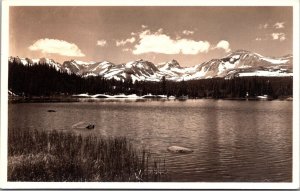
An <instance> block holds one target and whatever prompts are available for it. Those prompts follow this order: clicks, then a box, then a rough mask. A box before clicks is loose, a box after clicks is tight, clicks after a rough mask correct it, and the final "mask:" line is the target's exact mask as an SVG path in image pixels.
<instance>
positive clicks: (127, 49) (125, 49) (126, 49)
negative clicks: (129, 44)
mask: <svg viewBox="0 0 300 191" xmlns="http://www.w3.org/2000/svg"><path fill="white" fill-rule="evenodd" d="M122 51H123V52H130V51H132V49H131V48H123V49H122Z"/></svg>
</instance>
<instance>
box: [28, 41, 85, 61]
mask: <svg viewBox="0 0 300 191" xmlns="http://www.w3.org/2000/svg"><path fill="white" fill-rule="evenodd" d="M28 49H29V50H31V51H38V50H39V51H41V52H42V53H50V54H59V55H62V56H73V57H83V56H85V55H84V54H83V53H82V52H81V50H80V49H79V48H78V46H77V45H76V44H74V43H69V42H67V41H64V40H58V39H48V38H45V39H39V40H37V41H36V42H35V43H33V44H32V45H31V46H29V47H28Z"/></svg>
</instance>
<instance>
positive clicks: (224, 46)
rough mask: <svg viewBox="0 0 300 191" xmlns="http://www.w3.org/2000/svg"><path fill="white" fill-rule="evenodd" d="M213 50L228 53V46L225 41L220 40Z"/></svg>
mask: <svg viewBox="0 0 300 191" xmlns="http://www.w3.org/2000/svg"><path fill="white" fill-rule="evenodd" d="M213 49H224V50H225V52H230V51H231V49H230V44H229V42H228V41H226V40H221V41H219V42H218V44H217V45H216V46H215V47H214V48H213Z"/></svg>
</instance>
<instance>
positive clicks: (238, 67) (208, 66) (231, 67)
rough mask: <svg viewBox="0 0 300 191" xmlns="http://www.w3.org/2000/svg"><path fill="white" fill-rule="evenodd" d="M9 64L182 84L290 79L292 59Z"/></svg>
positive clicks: (254, 56)
mask: <svg viewBox="0 0 300 191" xmlns="http://www.w3.org/2000/svg"><path fill="white" fill-rule="evenodd" d="M9 62H17V63H22V64H23V65H34V64H48V65H49V66H52V67H54V68H56V70H60V71H65V72H68V73H70V74H71V73H74V74H77V75H81V76H84V77H88V76H102V77H104V78H106V79H115V80H126V79H131V80H132V81H160V80H161V79H162V78H163V77H165V78H166V80H171V81H182V80H196V79H207V78H217V77H218V78H226V79H229V78H233V77H239V76H273V77H284V76H293V56H292V55H286V56H282V57H276V58H275V57H265V56H262V55H260V54H258V53H254V52H250V51H247V50H236V51H234V52H231V53H229V54H228V55H227V56H225V57H223V58H219V59H212V60H210V61H207V62H203V63H201V64H197V65H195V66H192V67H181V66H180V64H179V63H178V62H177V61H176V60H171V61H168V62H165V63H162V64H159V65H155V64H153V63H152V62H149V61H146V60H142V59H140V60H136V61H131V62H128V63H125V64H114V63H111V62H109V61H102V62H83V61H78V60H70V61H65V62H63V63H62V64H60V63H58V62H55V61H54V60H52V59H49V58H40V59H29V58H19V57H9Z"/></svg>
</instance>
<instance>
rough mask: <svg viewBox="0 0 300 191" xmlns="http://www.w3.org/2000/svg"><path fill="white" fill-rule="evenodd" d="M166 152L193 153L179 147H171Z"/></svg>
mask: <svg viewBox="0 0 300 191" xmlns="http://www.w3.org/2000/svg"><path fill="white" fill-rule="evenodd" d="M168 151H170V152H172V153H192V152H194V151H193V150H192V149H189V148H185V147H180V146H171V147H169V148H168Z"/></svg>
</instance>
